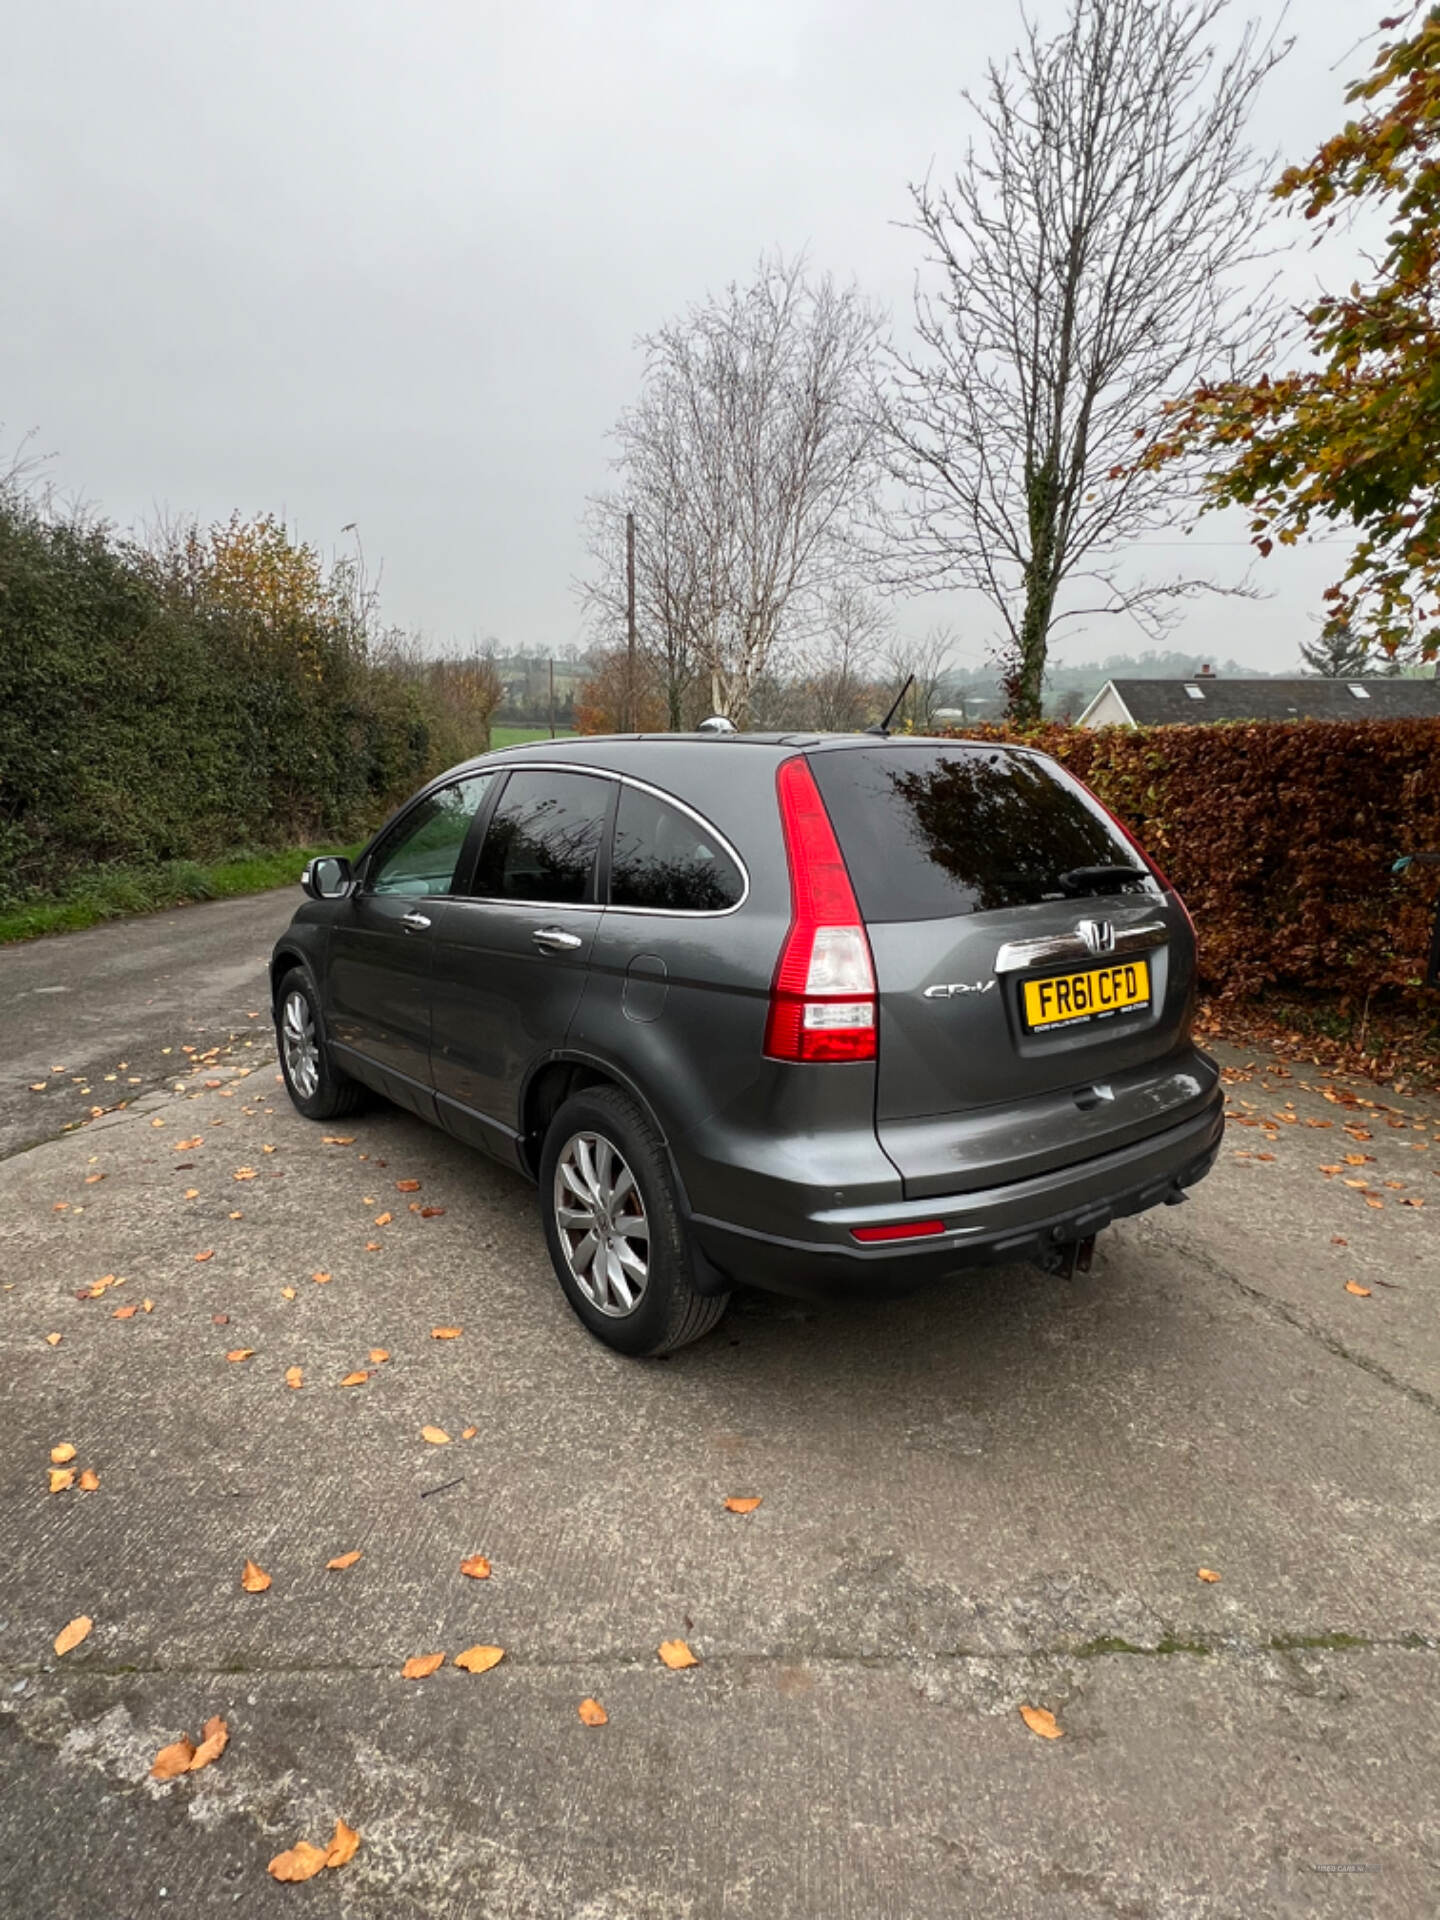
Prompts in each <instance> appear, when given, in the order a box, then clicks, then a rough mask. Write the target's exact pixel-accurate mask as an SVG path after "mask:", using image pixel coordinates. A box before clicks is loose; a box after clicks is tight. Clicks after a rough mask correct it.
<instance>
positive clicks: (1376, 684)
mask: <svg viewBox="0 0 1440 1920" xmlns="http://www.w3.org/2000/svg"><path fill="white" fill-rule="evenodd" d="M1107 684H1108V685H1110V686H1112V687H1113V688H1114V689H1115V691H1116V693H1117V694H1119V696H1120V698H1121V700H1122V701H1123V702H1124V704H1125V708H1126V711H1127V712H1128V713H1129V715H1130V717H1131V719H1132V720H1133V721H1134V722H1135V724H1136V726H1138V727H1165V726H1174V725H1194V723H1195V722H1196V721H1203V720H1420V719H1433V718H1440V682H1437V681H1435V680H1400V679H1389V678H1381V677H1380V676H1378V675H1367V676H1365V677H1363V678H1359V679H1354V680H1322V679H1321V678H1320V677H1319V676H1318V675H1316V676H1315V677H1313V678H1311V677H1307V678H1305V679H1297V680H1226V679H1223V678H1222V677H1221V676H1220V675H1219V674H1216V675H1215V676H1214V677H1213V678H1199V679H1194V680H1111V681H1109V682H1108V683H1107ZM1187 687H1195V688H1198V690H1199V691H1200V693H1202V694H1203V695H1204V698H1203V699H1200V700H1197V699H1196V698H1195V697H1194V695H1192V694H1189V693H1187V692H1186V688H1187ZM1352 688H1361V689H1363V690H1364V694H1365V695H1366V696H1368V697H1363V698H1362V697H1361V695H1360V694H1359V693H1356V692H1352V691H1351V689H1352ZM1102 691H1103V689H1102ZM1096 697H1097V698H1098V697H1099V696H1098V695H1097V696H1096ZM1091 704H1092V705H1093V704H1094V703H1093V702H1092V703H1091ZM1081 717H1082V719H1083V717H1084V716H1083V715H1082V716H1081Z"/></svg>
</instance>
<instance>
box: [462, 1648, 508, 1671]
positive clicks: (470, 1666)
mask: <svg viewBox="0 0 1440 1920" xmlns="http://www.w3.org/2000/svg"><path fill="white" fill-rule="evenodd" d="M504 1658H505V1649H504V1648H503V1647H467V1648H466V1649H465V1651H464V1653H457V1654H456V1656H455V1665H456V1666H457V1667H463V1668H464V1669H465V1671H466V1673H488V1672H489V1671H490V1669H491V1667H498V1666H499V1664H500V1662H501V1661H502V1660H503V1659H504Z"/></svg>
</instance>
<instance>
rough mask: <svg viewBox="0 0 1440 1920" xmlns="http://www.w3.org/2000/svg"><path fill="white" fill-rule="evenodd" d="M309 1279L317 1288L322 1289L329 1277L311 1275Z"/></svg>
mask: <svg viewBox="0 0 1440 1920" xmlns="http://www.w3.org/2000/svg"><path fill="white" fill-rule="evenodd" d="M310 1278H311V1279H312V1280H313V1281H314V1282H315V1284H316V1286H317V1287H323V1286H324V1285H325V1283H326V1281H327V1280H328V1279H329V1278H330V1276H329V1274H328V1273H312V1274H311V1276H310Z"/></svg>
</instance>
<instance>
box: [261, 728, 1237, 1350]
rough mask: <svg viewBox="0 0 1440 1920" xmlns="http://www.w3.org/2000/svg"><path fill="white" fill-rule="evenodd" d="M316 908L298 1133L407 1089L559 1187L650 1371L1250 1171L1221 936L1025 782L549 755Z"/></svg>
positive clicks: (517, 769) (580, 746) (993, 769)
mask: <svg viewBox="0 0 1440 1920" xmlns="http://www.w3.org/2000/svg"><path fill="white" fill-rule="evenodd" d="M303 885H304V889H305V892H306V894H307V895H308V898H307V900H306V901H305V903H304V904H303V905H302V906H301V907H300V908H299V910H298V911H297V912H296V914H295V917H294V919H293V920H292V922H291V924H290V925H289V927H288V928H287V929H286V930H285V932H284V934H283V935H282V936H281V938H280V940H279V941H278V942H277V944H276V947H275V952H274V957H273V960H272V963H271V974H272V981H273V988H274V1008H275V1017H276V1023H277V1028H278V1033H279V1043H280V1057H281V1062H282V1065H283V1068H284V1073H285V1081H286V1085H287V1087H288V1089H289V1092H290V1097H291V1099H292V1100H293V1101H294V1103H295V1105H296V1106H297V1107H298V1108H299V1109H300V1111H301V1112H302V1113H303V1114H306V1115H308V1116H309V1117H310V1118H312V1119H315V1120H328V1119H331V1118H333V1117H335V1116H336V1115H339V1114H342V1113H346V1112H349V1111H350V1110H352V1109H353V1108H354V1107H355V1106H356V1105H357V1104H358V1103H359V1101H360V1100H361V1099H362V1098H363V1097H364V1095H365V1093H366V1090H367V1089H373V1090H374V1091H376V1092H378V1093H381V1094H383V1095H385V1096H386V1097H387V1098H388V1099H390V1100H393V1101H396V1102H398V1103H399V1104H400V1105H401V1106H404V1107H408V1108H410V1109H412V1110H413V1111H414V1112H416V1113H418V1114H421V1115H422V1116H423V1117H424V1118H425V1119H427V1120H429V1121H432V1122H434V1123H435V1124H436V1125H438V1126H441V1127H444V1128H445V1129H446V1130H447V1132H450V1133H453V1134H455V1135H457V1136H458V1137H459V1138H460V1139H462V1140H465V1141H468V1142H470V1143H471V1144H473V1145H475V1146H478V1147H482V1148H484V1149H485V1150H486V1151H487V1152H489V1153H491V1154H493V1155H495V1156H496V1157H497V1158H499V1159H501V1160H503V1161H504V1162H506V1164H507V1165H509V1166H512V1167H516V1168H518V1169H520V1170H521V1171H522V1172H523V1173H525V1174H527V1175H528V1176H529V1177H530V1178H531V1179H532V1180H534V1181H535V1182H536V1183H537V1184H538V1186H539V1190H540V1210H541V1218H542V1220H543V1222H544V1228H545V1235H546V1239H547V1241H548V1243H549V1248H550V1255H551V1259H552V1260H553V1262H554V1265H555V1271H556V1274H557V1275H558V1277H559V1280H560V1284H561V1286H562V1287H563V1288H564V1290H565V1294H566V1296H567V1298H568V1299H569V1301H570V1304H571V1306H572V1307H573V1308H574V1310H575V1312H576V1313H577V1314H578V1315H579V1317H580V1318H581V1320H583V1321H584V1323H585V1325H586V1326H587V1327H588V1328H589V1329H590V1331H591V1332H592V1333H594V1334H596V1335H597V1336H598V1337H599V1338H600V1339H601V1340H604V1341H605V1342H607V1343H608V1344H609V1345H610V1346H612V1347H615V1348H617V1349H618V1350H619V1351H621V1352H622V1353H630V1354H658V1353H664V1352H666V1351H667V1350H669V1349H670V1348H673V1347H677V1346H679V1345H681V1344H683V1343H684V1342H685V1341H687V1340H693V1339H695V1338H697V1337H698V1336H699V1335H701V1334H702V1333H704V1332H706V1331H707V1330H708V1329H709V1328H711V1327H712V1326H714V1325H715V1323H716V1321H717V1320H718V1319H719V1318H720V1316H721V1314H722V1313H723V1312H724V1309H725V1302H726V1299H727V1296H728V1294H729V1292H730V1289H731V1288H732V1286H734V1285H735V1284H737V1283H741V1282H745V1283H750V1284H754V1285H758V1286H761V1287H768V1288H773V1289H775V1290H778V1291H781V1292H789V1293H801V1294H805V1295H811V1296H814V1295H833V1294H836V1293H838V1292H845V1291H850V1292H854V1293H859V1294H864V1295H872V1294H876V1293H881V1292H886V1291H891V1292H893V1291H898V1290H901V1289H905V1288H909V1287H910V1286H912V1285H914V1284H916V1283H918V1282H920V1281H925V1280H930V1279H934V1278H937V1277H940V1276H943V1275H946V1274H950V1273H953V1272H954V1271H955V1270H956V1269H957V1268H960V1267H964V1266H967V1265H971V1264H974V1263H977V1262H983V1261H1019V1260H1038V1261H1039V1262H1041V1263H1042V1264H1044V1265H1050V1266H1055V1265H1064V1264H1072V1265H1073V1263H1074V1261H1075V1259H1076V1257H1077V1253H1078V1252H1079V1251H1080V1250H1082V1249H1083V1250H1084V1251H1085V1253H1086V1254H1087V1255H1088V1246H1089V1242H1090V1241H1091V1239H1092V1238H1093V1236H1094V1235H1095V1233H1096V1232H1097V1231H1098V1230H1099V1229H1100V1228H1102V1227H1104V1226H1106V1225H1107V1224H1108V1223H1109V1222H1110V1221H1111V1220H1113V1219H1115V1218H1117V1217H1118V1216H1120V1215H1122V1214H1128V1213H1137V1212H1139V1211H1140V1210H1141V1209H1143V1208H1145V1207H1151V1206H1154V1205H1156V1204H1157V1203H1159V1202H1161V1201H1168V1202H1174V1201H1177V1200H1179V1199H1181V1198H1182V1197H1183V1190H1184V1188H1186V1187H1187V1186H1190V1185H1191V1184H1193V1182H1195V1181H1197V1180H1199V1179H1201V1178H1202V1177H1203V1176H1204V1174H1206V1173H1207V1172H1208V1171H1209V1169H1210V1166H1211V1164H1212V1162H1213V1160H1214V1158H1215V1155H1216V1152H1217V1150H1218V1145H1219V1140H1220V1135H1221V1130H1222V1115H1221V1102H1222V1094H1221V1089H1220V1086H1219V1082H1218V1074H1217V1070H1216V1067H1215V1063H1214V1062H1213V1061H1212V1060H1211V1059H1210V1058H1209V1057H1208V1056H1207V1055H1206V1054H1204V1053H1202V1052H1201V1051H1200V1050H1199V1049H1198V1048H1196V1047H1195V1046H1194V1045H1193V1044H1192V1042H1191V1039H1190V1031H1189V1029H1190V1017H1191V1009H1192V1003H1193V997H1194V978H1195V942H1194V930H1193V928H1192V926H1191V924H1190V920H1189V916H1188V914H1187V913H1186V911H1185V909H1184V907H1183V905H1182V904H1181V902H1180V900H1179V899H1178V897H1177V896H1176V894H1175V893H1174V891H1173V890H1172V889H1171V887H1170V886H1169V884H1168V882H1167V881H1166V880H1165V877H1164V875H1163V874H1161V873H1160V872H1159V870H1158V869H1157V868H1156V867H1155V865H1154V864H1153V862H1151V861H1150V860H1149V859H1147V857H1146V855H1145V854H1144V853H1143V852H1142V851H1141V850H1140V848H1139V847H1138V846H1137V845H1136V844H1135V842H1134V841H1133V840H1132V839H1131V838H1130V837H1129V835H1128V834H1127V833H1126V831H1125V829H1124V828H1123V827H1121V826H1120V825H1119V823H1118V822H1116V821H1115V820H1114V819H1113V818H1112V817H1111V816H1110V815H1109V814H1108V813H1107V812H1106V811H1105V809H1104V808H1103V807H1102V806H1101V805H1100V803H1099V802H1098V801H1097V800H1096V799H1095V798H1094V797H1093V796H1092V795H1091V794H1090V793H1089V792H1088V791H1087V790H1086V789H1085V788H1084V787H1083V786H1081V785H1080V783H1079V782H1078V781H1076V780H1075V779H1073V778H1072V777H1071V776H1070V775H1069V774H1068V773H1066V772H1065V771H1064V769H1063V768H1061V767H1060V766H1059V765H1057V764H1056V763H1055V762H1054V761H1053V760H1050V759H1048V758H1047V757H1046V756H1045V755H1044V754H1041V753H1036V752H1032V751H1030V750H1028V749H1025V748H1021V747H1014V746H999V745H991V744H988V743H981V742H965V741H956V740H926V739H912V738H895V739H890V738H881V737H875V736H872V735H839V736H834V735H831V736H825V737H813V736H806V735H757V734H714V735H708V734H704V735H702V734H664V735H657V736H639V737H626V738H612V739H575V740H565V741H558V742H557V741H544V742H538V743H536V744H534V745H532V746H529V747H520V748H513V749H510V750H508V751H504V752H500V753H493V754H487V755H486V756H484V757H483V758H481V759H478V760H475V761H472V762H470V763H469V764H467V765H465V766H462V767H457V768H455V769H453V770H452V771H451V772H450V773H447V774H445V775H443V776H442V777H441V778H440V779H438V780H435V781H433V782H432V783H431V784H430V785H429V786H428V787H426V788H425V789H424V791H423V792H422V793H420V794H419V795H417V797H416V798H415V799H414V800H412V801H411V802H410V803H409V805H408V806H406V807H404V808H402V809H401V811H400V812H399V813H398V814H397V815H396V816H395V817H394V818H393V819H392V820H390V821H389V822H388V824H387V825H386V826H385V827H384V828H383V829H382V830H381V831H380V832H379V833H378V834H377V835H376V836H375V838H374V839H373V840H372V841H371V842H370V844H369V845H368V846H367V847H366V848H365V850H364V852H363V853H362V854H361V855H360V857H359V859H358V860H357V861H356V863H355V866H354V868H353V870H352V869H351V867H350V866H349V864H348V863H347V862H346V861H344V860H341V859H323V860H317V861H315V862H313V863H312V864H311V866H310V867H309V868H308V869H307V871H306V874H305V878H304V881H303Z"/></svg>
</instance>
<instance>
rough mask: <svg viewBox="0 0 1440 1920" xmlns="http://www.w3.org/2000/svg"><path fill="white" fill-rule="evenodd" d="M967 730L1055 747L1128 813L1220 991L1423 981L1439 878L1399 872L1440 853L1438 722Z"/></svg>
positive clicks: (1204, 974) (1368, 989) (1360, 988)
mask: <svg viewBox="0 0 1440 1920" xmlns="http://www.w3.org/2000/svg"><path fill="white" fill-rule="evenodd" d="M964 731H965V733H966V735H967V736H969V737H977V736H978V737H980V738H986V739H1018V740H1024V741H1025V742H1026V743H1028V744H1029V745H1031V746H1037V747H1040V748H1043V749H1044V751H1045V752H1047V753H1051V754H1053V755H1054V756H1055V757H1056V759H1058V760H1060V761H1062V762H1063V763H1064V764H1065V765H1066V766H1067V767H1069V768H1070V769H1071V771H1072V772H1073V773H1075V774H1076V775H1078V776H1079V778H1080V779H1082V780H1084V781H1085V782H1086V784H1087V785H1088V786H1090V787H1092V788H1093V789H1094V791H1095V792H1096V793H1097V794H1098V795H1099V797H1100V798H1101V799H1102V800H1103V801H1104V802H1105V804H1106V805H1107V806H1108V807H1110V808H1111V810H1112V811H1113V812H1115V813H1116V814H1118V815H1119V817H1120V818H1121V819H1122V820H1123V821H1124V822H1125V824H1126V825H1127V826H1128V827H1129V828H1130V829H1131V831H1132V832H1133V833H1134V834H1135V835H1136V836H1137V838H1138V839H1139V840H1140V841H1141V842H1142V844H1143V845H1144V846H1145V848H1146V849H1147V851H1148V852H1149V853H1150V854H1151V855H1152V856H1153V857H1154V858H1155V859H1156V860H1157V861H1158V862H1159V864H1160V866H1161V867H1163V868H1164V870H1165V871H1166V873H1167V874H1168V875H1169V877H1170V879H1171V880H1172V881H1173V882H1174V884H1175V885H1176V886H1177V887H1178V888H1179V890H1180V892H1181V894H1182V895H1183V896H1184V899H1185V902H1186V904H1187V906H1188V907H1189V908H1190V911H1191V913H1192V915H1193V916H1194V919H1195V923H1196V926H1197V928H1198V930H1199V935H1200V970H1201V978H1202V981H1203V982H1204V984H1205V985H1206V986H1207V987H1208V988H1210V989H1211V990H1212V991H1215V992H1218V993H1221V994H1224V995H1230V996H1235V995H1241V994H1252V993H1256V992H1259V991H1261V990H1263V989H1265V988H1267V987H1277V988H1282V989H1294V988H1301V989H1305V990H1316V991H1320V992H1327V993H1334V992H1339V993H1341V994H1360V995H1364V994H1369V993H1373V992H1375V991H1377V990H1379V989H1383V988H1405V989H1412V990H1413V989H1417V988H1419V986H1420V983H1421V981H1422V979H1423V976H1424V971H1425V962H1426V957H1427V955H1428V952H1429V944H1430V929H1431V925H1432V922H1433V920H1434V914H1435V899H1436V892H1437V880H1440V875H1437V874H1436V871H1435V869H1433V868H1431V869H1419V868H1414V869H1411V871H1410V873H1408V874H1406V875H1404V876H1396V875H1394V874H1392V872H1391V867H1392V865H1393V863H1394V861H1395V859H1396V857H1397V856H1398V855H1399V854H1402V853H1413V852H1417V851H1422V850H1427V849H1440V720H1388V721H1387V720H1363V721H1359V720H1357V721H1339V722H1331V721H1315V720H1302V721H1286V722H1266V723H1257V724H1254V725H1246V724H1222V725H1215V724H1208V725H1202V726H1189V727H1186V726H1172V727H1149V728H1135V729H1125V728H1119V727H1111V728H1104V729H1102V730H1100V731H1098V732H1090V731H1088V730H1086V729H1083V728H1079V727H1067V726H1058V725H1051V726H1044V727H1040V728H1037V729H1035V730H1034V731H1031V732H1027V733H1024V734H1012V733H1010V732H1008V731H1007V730H1006V729H1004V728H998V727H973V728H967V729H965V730H964ZM1431 997H1435V996H1431Z"/></svg>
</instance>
